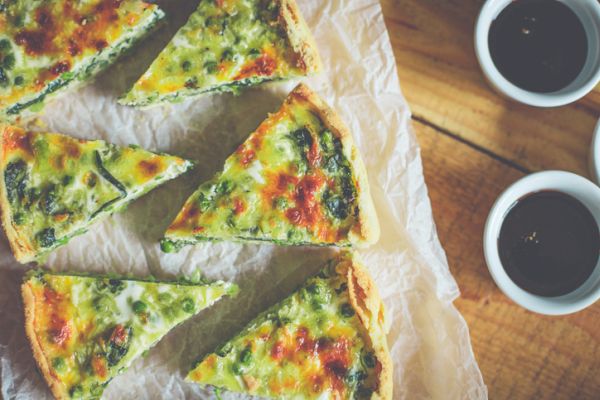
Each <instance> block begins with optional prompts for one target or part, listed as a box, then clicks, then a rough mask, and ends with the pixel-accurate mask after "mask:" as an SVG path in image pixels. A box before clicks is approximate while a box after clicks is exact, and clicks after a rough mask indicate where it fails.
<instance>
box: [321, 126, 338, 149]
mask: <svg viewBox="0 0 600 400" xmlns="http://www.w3.org/2000/svg"><path fill="white" fill-rule="evenodd" d="M321 146H322V147H323V150H325V151H326V152H327V153H329V152H331V151H333V150H334V148H335V146H334V141H333V133H331V131H330V130H327V129H326V130H324V131H323V132H321Z"/></svg>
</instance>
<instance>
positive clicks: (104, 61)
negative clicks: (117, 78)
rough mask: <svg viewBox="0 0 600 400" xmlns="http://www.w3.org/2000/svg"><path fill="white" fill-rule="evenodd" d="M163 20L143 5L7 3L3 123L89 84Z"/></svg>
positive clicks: (1, 48)
mask: <svg viewBox="0 0 600 400" xmlns="http://www.w3.org/2000/svg"><path fill="white" fill-rule="evenodd" d="M163 16H164V13H163V12H162V11H161V10H160V9H158V8H157V6H156V5H153V4H149V3H146V2H144V1H141V0H79V1H68V0H45V1H27V0H12V1H3V2H2V3H1V9H0V118H4V119H6V118H10V117H11V116H15V115H17V114H19V113H20V112H21V111H22V110H24V109H27V108H30V109H31V110H36V109H39V108H40V106H41V105H42V103H43V101H44V100H45V99H46V98H48V97H49V96H51V95H52V94H54V93H55V92H57V91H59V90H62V89H66V88H67V87H72V86H75V85H77V84H78V83H81V82H83V81H85V80H87V79H88V78H90V77H91V76H93V75H94V74H96V73H97V72H99V71H100V70H102V69H103V68H105V67H106V66H108V65H110V64H111V63H112V62H113V61H114V60H115V59H116V58H117V57H118V56H119V55H120V54H121V53H123V52H124V51H125V50H127V49H129V48H130V47H132V46H133V44H134V43H135V42H136V41H138V40H140V39H141V38H142V37H144V35H146V34H147V33H148V32H150V31H151V30H152V28H153V27H154V26H155V25H156V23H157V22H158V21H159V20H160V19H161V18H163ZM33 106H37V107H33Z"/></svg>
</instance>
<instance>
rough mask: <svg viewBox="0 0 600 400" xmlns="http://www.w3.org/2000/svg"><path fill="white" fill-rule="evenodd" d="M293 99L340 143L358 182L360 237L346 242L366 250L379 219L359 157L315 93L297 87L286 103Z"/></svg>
mask: <svg viewBox="0 0 600 400" xmlns="http://www.w3.org/2000/svg"><path fill="white" fill-rule="evenodd" d="M294 96H298V97H300V98H303V99H305V100H307V101H308V102H309V103H311V105H312V106H313V108H314V110H315V111H316V112H317V113H318V115H319V117H321V119H322V120H323V122H324V124H325V126H327V128H329V129H330V130H331V131H332V132H333V134H334V135H336V136H337V137H338V138H339V139H340V140H341V142H342V151H343V152H344V155H345V156H346V158H347V159H348V161H349V162H350V165H351V166H352V169H353V171H354V173H355V178H356V181H357V182H358V187H359V193H358V205H359V216H358V218H359V223H360V234H356V233H354V232H353V231H350V233H349V239H350V241H351V242H352V243H353V244H355V245H357V246H358V247H367V246H369V245H372V244H374V243H376V242H377V241H378V240H379V236H380V232H381V230H380V227H379V219H378V218H377V212H376V211H375V206H374V204H373V199H372V197H371V191H370V188H369V179H368V176H367V171H366V168H365V165H364V163H363V161H362V158H361V156H360V153H359V151H358V149H357V148H356V146H355V144H354V139H353V138H352V134H351V133H350V131H349V129H348V128H347V127H346V125H345V124H344V122H343V121H342V120H341V118H340V117H339V116H338V115H337V113H336V112H335V111H334V110H333V109H332V108H331V107H329V106H328V105H327V104H326V103H325V102H324V101H323V100H322V99H321V98H320V97H319V96H318V95H317V94H316V93H315V92H313V91H312V90H311V89H310V88H309V87H308V86H306V85H305V84H303V83H300V84H299V85H298V86H296V87H295V88H294V90H293V91H292V92H291V93H290V95H289V96H288V99H287V100H286V101H290V99H293V98H294Z"/></svg>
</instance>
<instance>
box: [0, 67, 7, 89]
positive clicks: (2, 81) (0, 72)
mask: <svg viewBox="0 0 600 400" xmlns="http://www.w3.org/2000/svg"><path fill="white" fill-rule="evenodd" d="M7 84H8V76H6V72H5V71H4V68H2V67H0V86H6V85H7Z"/></svg>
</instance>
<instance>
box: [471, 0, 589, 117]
mask: <svg viewBox="0 0 600 400" xmlns="http://www.w3.org/2000/svg"><path fill="white" fill-rule="evenodd" d="M512 1H513V0H487V1H486V2H485V4H484V5H483V7H482V8H481V12H480V13H479V18H478V19H477V23H476V25H475V53H476V54H477V59H478V60H479V65H480V66H481V69H482V71H483V74H484V75H485V77H486V79H487V80H488V82H489V83H490V85H491V86H492V87H493V88H494V89H496V90H497V91H498V92H500V93H501V94H503V95H505V96H507V97H509V98H511V99H513V100H516V101H519V102H521V103H525V104H529V105H532V106H537V107H558V106H562V105H565V104H568V103H572V102H574V101H576V100H578V99H580V98H582V97H583V96H585V95H586V94H588V93H589V92H590V91H591V90H592V89H593V88H594V87H595V86H596V85H597V84H598V83H599V82H600V2H598V0H559V1H561V2H563V3H565V4H566V5H567V6H569V7H570V8H571V9H572V10H573V11H574V12H575V14H576V15H577V16H578V17H579V19H580V20H581V22H582V23H583V27H584V29H585V32H586V35H587V40H588V57H587V61H586V63H585V64H584V66H583V69H582V71H581V72H580V73H579V75H578V76H577V78H575V80H574V81H573V82H572V83H571V84H569V85H568V86H567V87H565V88H563V89H561V90H559V91H556V92H551V93H536V92H530V91H527V90H524V89H521V88H520V87H518V86H516V85H514V84H512V83H511V82H509V81H508V80H507V79H506V78H505V77H504V76H503V75H502V74H501V73H500V71H499V70H498V69H497V68H496V66H495V64H494V62H493V61H492V56H491V54H490V49H489V46H488V35H489V31H490V26H491V24H492V22H493V21H494V19H496V17H497V16H498V14H500V12H501V11H502V10H503V9H504V8H506V6H507V5H508V4H510V3H511V2H512ZM557 29H560V27H557Z"/></svg>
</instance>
